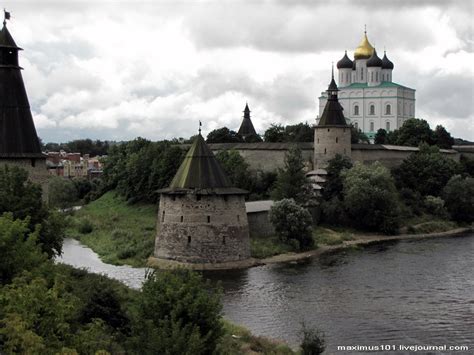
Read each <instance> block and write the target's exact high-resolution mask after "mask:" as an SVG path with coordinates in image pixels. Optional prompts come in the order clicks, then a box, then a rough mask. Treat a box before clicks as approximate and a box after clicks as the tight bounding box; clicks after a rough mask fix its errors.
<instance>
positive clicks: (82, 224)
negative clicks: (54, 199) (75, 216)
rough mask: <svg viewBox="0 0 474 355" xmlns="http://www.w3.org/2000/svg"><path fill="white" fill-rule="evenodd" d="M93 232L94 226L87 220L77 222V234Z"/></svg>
mask: <svg viewBox="0 0 474 355" xmlns="http://www.w3.org/2000/svg"><path fill="white" fill-rule="evenodd" d="M93 230H94V226H93V225H92V223H91V222H90V221H89V220H88V219H87V218H83V219H81V220H80V221H79V224H78V226H77V231H78V232H79V233H81V234H89V233H92V231H93Z"/></svg>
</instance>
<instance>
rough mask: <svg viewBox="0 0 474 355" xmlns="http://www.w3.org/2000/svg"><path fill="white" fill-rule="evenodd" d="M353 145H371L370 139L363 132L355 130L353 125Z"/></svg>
mask: <svg viewBox="0 0 474 355" xmlns="http://www.w3.org/2000/svg"><path fill="white" fill-rule="evenodd" d="M351 143H352V144H357V143H365V144H370V141H369V138H367V136H366V135H365V134H364V132H362V131H361V130H360V129H357V128H355V127H354V126H353V125H351Z"/></svg>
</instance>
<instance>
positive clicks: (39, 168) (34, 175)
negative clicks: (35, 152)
mask: <svg viewBox="0 0 474 355" xmlns="http://www.w3.org/2000/svg"><path fill="white" fill-rule="evenodd" d="M2 165H16V166H18V167H20V168H23V169H25V170H26V171H27V172H28V176H29V179H30V180H31V181H33V182H34V183H37V184H40V185H41V188H42V189H43V200H44V201H48V195H49V178H50V175H49V173H48V169H47V168H46V159H41V158H36V159H34V166H33V163H32V159H0V166H2Z"/></svg>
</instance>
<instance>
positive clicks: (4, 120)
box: [0, 12, 49, 198]
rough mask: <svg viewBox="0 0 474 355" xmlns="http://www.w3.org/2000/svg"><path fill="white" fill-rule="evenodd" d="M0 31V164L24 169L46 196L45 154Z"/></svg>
mask: <svg viewBox="0 0 474 355" xmlns="http://www.w3.org/2000/svg"><path fill="white" fill-rule="evenodd" d="M7 18H9V13H8V12H5V21H3V28H2V30H1V31H0V166H2V165H5V164H8V165H17V166H20V167H22V168H24V169H26V170H27V171H28V173H29V176H30V179H31V180H32V181H34V182H36V183H39V184H41V185H42V187H43V192H44V198H46V196H47V181H48V176H49V175H48V170H47V168H46V156H45V155H44V154H43V153H41V148H40V144H39V140H38V136H37V134H36V129H35V125H34V123H33V117H32V116H31V111H30V105H29V102H28V97H27V95H26V90H25V85H24V84H23V78H22V75H21V70H22V68H21V67H20V66H19V64H18V51H20V50H22V49H21V48H20V47H18V46H17V45H16V43H15V41H14V40H13V37H12V36H11V34H10V32H9V31H8V29H7V26H6V19H7Z"/></svg>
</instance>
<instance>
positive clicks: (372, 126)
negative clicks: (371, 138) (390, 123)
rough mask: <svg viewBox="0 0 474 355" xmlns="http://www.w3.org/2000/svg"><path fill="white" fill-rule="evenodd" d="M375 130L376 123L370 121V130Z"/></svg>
mask: <svg viewBox="0 0 474 355" xmlns="http://www.w3.org/2000/svg"><path fill="white" fill-rule="evenodd" d="M373 131H374V123H373V122H370V132H373Z"/></svg>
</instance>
